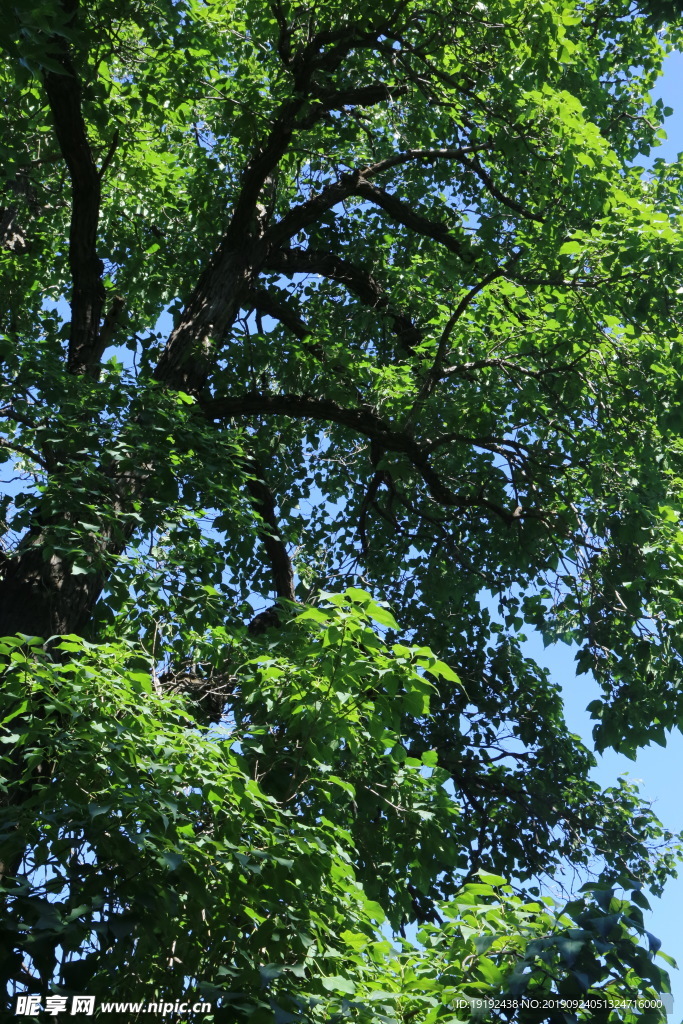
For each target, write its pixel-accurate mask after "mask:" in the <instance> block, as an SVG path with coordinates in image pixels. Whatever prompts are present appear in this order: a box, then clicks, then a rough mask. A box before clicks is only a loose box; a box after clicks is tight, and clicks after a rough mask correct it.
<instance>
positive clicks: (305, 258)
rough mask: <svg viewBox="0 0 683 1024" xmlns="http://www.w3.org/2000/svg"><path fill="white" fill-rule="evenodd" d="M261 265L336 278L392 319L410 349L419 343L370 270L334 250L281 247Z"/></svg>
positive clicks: (412, 326)
mask: <svg viewBox="0 0 683 1024" xmlns="http://www.w3.org/2000/svg"><path fill="white" fill-rule="evenodd" d="M265 269H266V270H275V271H277V272H278V273H282V274H320V276H321V277H327V278H329V279H330V280H332V281H339V283H340V284H343V285H345V286H346V287H347V288H348V289H349V291H350V292H353V294H354V295H356V296H357V297H358V298H359V299H360V300H361V302H363V303H364V304H365V305H366V306H370V307H371V308H372V309H376V310H378V311H381V312H384V313H386V315H387V316H388V317H389V319H390V320H391V321H392V325H393V329H394V333H395V334H396V336H397V338H398V340H399V342H400V343H401V345H402V346H403V347H404V348H405V349H407V350H408V351H412V349H413V348H414V347H415V346H416V345H418V344H419V343H420V340H421V338H422V334H421V331H420V330H419V328H417V327H416V326H415V324H414V323H413V321H412V320H411V319H410V317H408V316H406V314H405V313H402V312H399V311H397V310H393V309H391V308H390V304H389V298H388V296H387V295H386V294H385V292H384V288H383V287H382V285H381V284H380V283H379V281H377V279H376V278H375V277H373V275H372V274H371V273H370V271H368V270H364V269H363V268H362V267H357V266H355V265H354V264H353V263H349V262H347V260H343V259H342V258H341V257H340V256H337V255H335V254H334V253H331V252H327V251H326V250H324V249H284V250H280V251H279V252H276V253H274V254H273V255H272V256H270V257H269V258H268V261H267V263H266V268H265ZM280 319H282V318H280ZM283 322H284V321H283Z"/></svg>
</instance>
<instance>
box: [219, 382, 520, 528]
mask: <svg viewBox="0 0 683 1024" xmlns="http://www.w3.org/2000/svg"><path fill="white" fill-rule="evenodd" d="M201 409H202V411H203V412H204V414H205V416H206V417H207V418H208V419H210V420H221V419H231V418H234V417H237V416H260V415H277V416H289V417H292V418H294V419H310V420H314V421H318V422H322V423H339V424H341V425H342V426H345V427H349V428H350V429H351V430H353V431H355V432H356V433H358V434H362V435H363V436H364V437H367V438H369V439H370V440H372V441H376V442H377V443H378V444H379V445H380V446H381V447H382V448H383V449H384V450H385V451H391V452H398V453H401V454H404V455H406V456H407V457H408V459H409V460H410V462H411V463H412V464H413V466H414V467H415V469H416V470H417V472H418V473H419V474H420V476H421V477H422V479H423V481H424V483H425V484H426V486H427V490H428V491H429V494H430V496H431V497H432V498H433V499H434V501H436V502H438V503H439V504H440V505H445V506H448V507H450V508H463V509H464V508H484V509H487V510H488V511H490V512H493V513H495V514H496V515H498V516H500V517H501V518H502V519H504V520H505V521H506V522H512V521H513V520H514V519H515V518H518V516H519V513H517V515H515V514H514V513H511V512H508V511H507V510H506V509H504V508H502V507H501V506H499V505H496V504H494V503H493V502H490V501H487V500H486V499H485V498H482V497H472V496H470V495H463V494H456V493H454V492H453V491H452V490H451V489H450V488H449V487H448V486H447V485H446V484H445V483H444V482H443V480H442V479H441V477H440V476H439V474H438V473H437V472H436V470H435V469H434V467H433V466H432V464H431V462H430V460H429V456H428V454H427V452H426V450H425V448H424V447H423V446H422V445H420V444H419V443H418V442H417V441H416V440H415V439H414V438H413V437H411V436H410V435H409V434H407V433H405V432H403V431H398V430H393V429H392V428H391V427H390V426H389V425H388V424H386V423H385V422H384V421H383V420H381V419H380V417H379V416H377V415H376V413H374V412H372V411H371V410H369V409H347V408H344V406H341V405H338V404H337V403H336V402H333V401H331V400H330V399H324V398H309V397H308V396H306V395H295V394H281V395H269V394H261V393H260V392H257V391H251V392H247V393H246V394H244V395H236V396H234V397H226V398H213V399H207V400H204V401H203V402H201Z"/></svg>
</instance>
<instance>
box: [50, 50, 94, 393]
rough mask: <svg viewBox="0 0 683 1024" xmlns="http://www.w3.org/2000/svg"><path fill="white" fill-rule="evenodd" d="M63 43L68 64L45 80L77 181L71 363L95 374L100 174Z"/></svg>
mask: <svg viewBox="0 0 683 1024" xmlns="http://www.w3.org/2000/svg"><path fill="white" fill-rule="evenodd" d="M58 44H59V46H60V51H61V52H60V56H59V57H58V58H57V59H58V60H59V63H60V64H61V65H62V66H63V68H64V74H57V73H56V72H53V71H48V72H47V73H46V74H45V78H44V83H45V92H46V94H47V99H48V103H49V105H50V111H51V113H52V118H53V121H54V126H55V134H56V136H57V141H58V143H59V148H60V150H61V152H62V156H63V157H64V162H65V163H66V166H67V169H68V172H69V178H70V180H71V196H72V199H71V225H70V228H69V267H70V270H71V277H72V284H73V290H72V295H71V329H70V335H69V353H68V366H69V370H70V371H71V373H83V372H90V373H92V372H93V370H94V368H95V367H96V364H97V356H96V353H97V346H98V336H99V329H100V319H101V316H102V307H103V305H104V299H105V291H104V284H103V283H102V272H103V269H104V267H103V264H102V261H101V260H100V259H99V258H98V255H97V225H98V221H99V216H100V202H101V190H100V174H99V172H98V170H97V166H96V164H95V160H94V157H93V154H92V151H91V149H90V144H89V142H88V133H87V129H86V125H85V120H84V118H83V111H82V105H81V83H80V81H79V79H78V76H77V74H76V71H75V68H74V66H73V64H72V63H71V59H70V57H69V53H68V50H67V48H66V44H65V42H64V40H63V39H61V38H60V39H59V40H58Z"/></svg>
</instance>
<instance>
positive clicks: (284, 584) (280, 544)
mask: <svg viewBox="0 0 683 1024" xmlns="http://www.w3.org/2000/svg"><path fill="white" fill-rule="evenodd" d="M248 469H249V476H248V477H247V490H248V491H249V497H250V499H251V505H252V508H253V509H254V511H255V512H256V513H257V515H258V517H259V519H260V520H261V522H262V523H263V526H262V527H261V529H260V530H259V537H260V538H261V542H262V544H263V546H264V548H265V550H266V555H267V557H268V561H269V562H270V568H271V570H272V573H273V585H274V590H275V593H276V594H277V596H278V598H280V597H284V598H286V599H287V600H288V601H294V599H295V596H294V570H293V568H292V562H291V559H290V557H289V555H288V554H287V547H286V545H285V543H284V541H283V540H282V537H281V536H280V526H279V523H278V521H277V516H276V514H275V498H274V497H273V492H272V491H271V489H270V487H269V486H268V484H267V483H266V482H265V480H264V478H263V469H262V467H261V466H260V465H259V463H258V462H257V461H256V459H252V460H250V465H249V466H248Z"/></svg>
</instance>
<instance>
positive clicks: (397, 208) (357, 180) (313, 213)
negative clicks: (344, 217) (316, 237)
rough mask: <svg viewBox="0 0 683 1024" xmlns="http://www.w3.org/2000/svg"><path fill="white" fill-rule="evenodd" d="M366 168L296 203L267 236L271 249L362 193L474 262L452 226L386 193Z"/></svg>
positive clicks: (406, 224) (399, 219)
mask: <svg viewBox="0 0 683 1024" xmlns="http://www.w3.org/2000/svg"><path fill="white" fill-rule="evenodd" d="M365 175H366V169H363V170H359V171H355V172H354V173H353V174H344V175H342V176H341V178H340V179H339V181H337V182H335V183H334V184H333V185H328V186H327V187H326V188H324V189H323V190H322V191H321V192H319V193H318V195H317V196H313V197H312V198H311V199H308V200H306V202H304V203H300V204H299V206H295V207H294V208H293V209H292V210H290V212H289V213H287V214H285V216H284V217H282V219H281V220H279V221H278V223H277V224H274V225H273V227H272V228H270V229H269V231H268V232H267V235H266V241H267V242H268V244H269V246H270V248H271V251H272V250H273V248H274V247H275V246H277V245H281V244H282V243H286V242H288V241H289V239H290V238H292V237H293V236H294V235H295V234H297V233H298V232H299V231H302V230H303V229H304V228H307V227H308V226H309V225H310V224H313V223H315V222H316V221H317V220H319V219H320V217H321V216H322V215H323V214H324V213H326V212H327V211H328V210H331V209H332V208H333V207H334V206H336V205H337V203H341V202H342V201H343V200H344V199H348V198H350V197H351V196H359V197H360V198H362V199H366V200H368V202H371V203H374V204H375V206H379V207H380V208H381V209H383V210H384V212H385V213H387V214H388V215H389V216H390V217H391V218H392V220H395V221H397V222H398V223H399V224H403V225H404V227H407V228H408V229H409V230H411V231H414V232H416V234H418V235H422V236H423V237H425V238H432V239H434V241H436V242H439V244H440V245H443V246H444V248H445V249H447V250H448V251H449V252H452V253H455V255H456V256H459V257H460V258H461V259H462V260H463V261H465V262H467V263H470V262H472V260H473V259H474V256H473V254H472V253H471V252H470V251H468V247H467V245H466V243H465V244H463V242H462V241H461V240H460V239H458V238H456V237H455V236H454V235H453V234H451V232H450V230H449V228H448V226H447V225H446V224H443V223H439V222H438V221H433V220H430V218H429V217H425V216H424V214H421V213H418V212H417V211H416V210H414V209H413V207H412V206H410V205H409V204H408V203H405V202H403V200H401V199H399V198H398V197H397V196H395V195H392V194H390V193H389V192H386V191H385V190H384V189H381V188H378V187H377V186H376V185H373V184H372V183H371V182H370V181H368V180H367V178H366V176H365Z"/></svg>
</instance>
